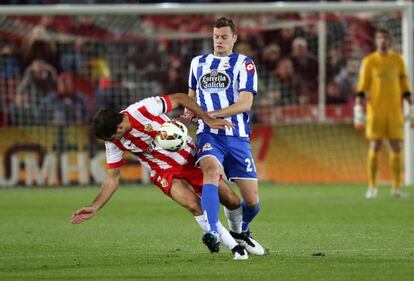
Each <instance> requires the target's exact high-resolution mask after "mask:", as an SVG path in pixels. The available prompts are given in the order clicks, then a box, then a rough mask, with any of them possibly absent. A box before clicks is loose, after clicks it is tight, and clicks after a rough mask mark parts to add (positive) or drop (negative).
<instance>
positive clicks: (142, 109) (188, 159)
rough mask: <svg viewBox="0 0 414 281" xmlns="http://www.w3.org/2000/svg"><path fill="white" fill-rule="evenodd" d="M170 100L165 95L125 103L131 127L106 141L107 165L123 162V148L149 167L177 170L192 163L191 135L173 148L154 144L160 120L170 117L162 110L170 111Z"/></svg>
mask: <svg viewBox="0 0 414 281" xmlns="http://www.w3.org/2000/svg"><path fill="white" fill-rule="evenodd" d="M171 109H172V105H171V101H170V99H169V98H168V97H167V96H163V97H150V98H146V99H143V100H141V101H139V102H137V103H134V104H132V105H130V106H128V107H127V108H126V109H125V110H123V111H121V113H123V114H126V115H127V116H128V118H129V121H130V123H131V130H130V131H128V132H126V133H125V134H124V136H123V137H122V138H121V139H120V140H113V141H105V147H106V163H107V167H108V169H113V168H118V167H121V166H122V165H124V164H125V160H124V158H123V154H124V152H125V151H130V152H131V153H133V154H134V155H135V156H136V157H137V158H138V159H139V161H140V162H141V164H142V165H143V166H144V167H146V168H147V169H149V170H150V171H151V175H152V174H155V172H160V171H175V170H177V171H179V170H182V169H184V168H183V167H184V166H188V165H191V166H194V161H195V160H194V157H195V145H194V142H193V140H192V139H191V137H189V138H188V140H187V144H186V145H185V146H184V147H183V148H182V149H180V150H178V151H176V152H171V151H168V150H165V149H163V148H161V147H159V146H157V145H156V144H155V142H154V137H155V136H156V134H157V132H158V130H159V128H160V126H161V124H163V123H165V122H166V121H169V120H170V118H169V117H168V116H167V115H165V113H167V112H169V111H171Z"/></svg>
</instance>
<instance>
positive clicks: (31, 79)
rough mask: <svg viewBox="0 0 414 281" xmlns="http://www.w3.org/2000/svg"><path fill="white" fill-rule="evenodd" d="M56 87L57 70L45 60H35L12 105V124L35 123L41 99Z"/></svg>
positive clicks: (25, 75) (24, 76) (24, 77)
mask: <svg viewBox="0 0 414 281" xmlns="http://www.w3.org/2000/svg"><path fill="white" fill-rule="evenodd" d="M55 88H56V70H55V69H54V67H53V66H51V65H50V64H48V63H46V62H45V61H43V60H34V61H33V63H32V64H31V65H29V67H28V68H27V69H26V70H25V72H24V75H23V78H22V81H21V83H20V84H19V86H18V87H17V91H16V96H15V98H14V101H13V104H12V105H11V107H10V120H11V123H12V125H33V124H36V122H37V119H38V107H39V103H40V100H41V99H42V98H43V97H45V96H46V95H48V94H49V93H50V92H51V91H53V90H54V89H55Z"/></svg>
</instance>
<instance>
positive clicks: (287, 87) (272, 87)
mask: <svg viewBox="0 0 414 281" xmlns="http://www.w3.org/2000/svg"><path fill="white" fill-rule="evenodd" d="M265 84H266V85H267V89H266V94H265V95H263V98H262V100H261V102H260V103H261V104H267V105H272V106H275V105H291V104H298V103H299V97H300V96H301V95H302V92H303V91H302V87H301V80H300V77H299V76H298V75H296V74H295V72H294V69H293V64H292V61H291V60H290V59H289V58H283V59H281V60H280V62H279V64H278V65H277V66H276V68H275V69H274V71H273V73H272V75H270V76H268V77H267V81H266V83H265Z"/></svg>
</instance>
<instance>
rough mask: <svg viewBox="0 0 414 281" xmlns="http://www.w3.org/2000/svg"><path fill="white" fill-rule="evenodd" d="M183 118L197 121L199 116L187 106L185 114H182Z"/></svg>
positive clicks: (188, 120)
mask: <svg viewBox="0 0 414 281" xmlns="http://www.w3.org/2000/svg"><path fill="white" fill-rule="evenodd" d="M180 117H181V118H182V119H184V120H186V121H187V122H190V121H191V122H193V123H197V121H198V117H197V116H195V115H194V113H193V112H192V111H190V110H188V109H187V108H185V109H184V114H183V115H181V116H180Z"/></svg>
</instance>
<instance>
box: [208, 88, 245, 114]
mask: <svg viewBox="0 0 414 281" xmlns="http://www.w3.org/2000/svg"><path fill="white" fill-rule="evenodd" d="M252 105H253V94H252V93H251V92H240V98H239V100H238V101H236V102H235V103H234V104H232V105H230V106H228V107H225V108H222V109H220V110H215V111H211V112H209V113H208V114H209V115H210V116H211V117H220V118H225V117H229V116H233V115H237V114H239V113H242V112H249V111H250V110H251V108H252Z"/></svg>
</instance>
